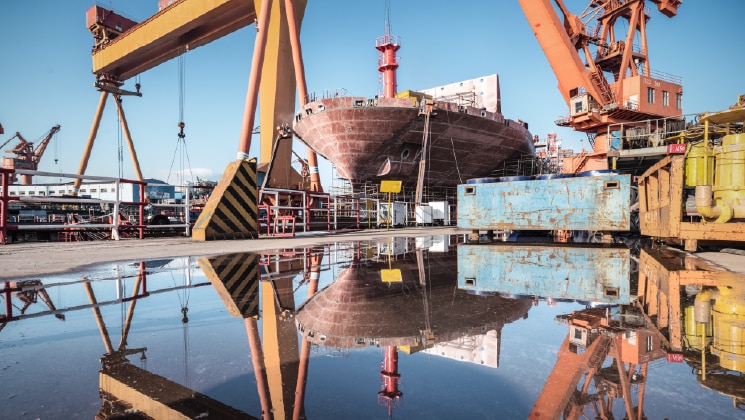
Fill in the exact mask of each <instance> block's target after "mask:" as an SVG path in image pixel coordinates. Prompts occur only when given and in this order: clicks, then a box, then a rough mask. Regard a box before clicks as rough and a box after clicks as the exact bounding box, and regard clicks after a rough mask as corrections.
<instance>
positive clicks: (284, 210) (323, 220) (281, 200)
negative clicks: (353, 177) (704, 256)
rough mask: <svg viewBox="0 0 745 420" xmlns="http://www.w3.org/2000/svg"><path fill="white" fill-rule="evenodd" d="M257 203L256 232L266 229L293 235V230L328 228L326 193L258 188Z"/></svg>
mask: <svg viewBox="0 0 745 420" xmlns="http://www.w3.org/2000/svg"><path fill="white" fill-rule="evenodd" d="M259 203H261V204H259V206H258V208H259V218H258V219H259V227H260V228H259V232H260V233H263V232H264V230H265V229H266V234H267V235H277V234H280V235H285V236H294V234H295V232H296V230H299V231H300V232H308V231H311V230H331V205H330V203H331V198H330V195H329V194H327V193H315V192H310V191H300V190H289V189H281V188H262V189H259ZM290 226H291V229H292V230H291V232H288V231H287V229H288V228H289V227H290Z"/></svg>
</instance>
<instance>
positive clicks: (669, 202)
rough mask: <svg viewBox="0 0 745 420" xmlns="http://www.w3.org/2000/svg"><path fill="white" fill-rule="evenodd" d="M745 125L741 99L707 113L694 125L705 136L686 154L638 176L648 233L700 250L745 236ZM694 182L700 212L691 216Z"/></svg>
mask: <svg viewBox="0 0 745 420" xmlns="http://www.w3.org/2000/svg"><path fill="white" fill-rule="evenodd" d="M744 126H745V106H743V105H742V104H741V103H740V102H738V104H736V105H734V106H732V107H731V108H730V109H728V110H725V111H721V112H715V113H711V114H709V113H706V114H703V115H702V116H701V117H700V126H699V127H696V130H691V132H692V133H694V132H697V133H698V134H697V135H698V136H701V133H702V132H703V135H702V137H700V139H701V140H700V142H698V143H696V144H693V145H692V147H690V149H689V150H688V154H687V155H686V156H682V155H668V156H667V157H665V158H664V159H662V160H661V161H659V162H658V163H657V164H655V165H653V166H652V167H650V168H649V169H648V170H647V171H646V172H645V173H644V174H643V175H642V176H641V177H639V221H640V229H641V233H642V234H643V235H647V236H652V237H656V238H662V239H666V240H668V241H672V242H673V243H678V244H679V245H680V244H683V245H684V246H685V249H686V250H687V251H695V250H696V249H697V245H698V241H701V240H707V241H745V134H743V133H742V130H743V127H744ZM701 129H702V131H701ZM692 187H695V208H696V213H697V214H693V215H692V216H686V208H685V202H686V195H687V194H688V195H690V193H692V192H694V191H692V190H691V188H692ZM698 220H700V221H698ZM709 222H715V223H709ZM727 222H729V223H727Z"/></svg>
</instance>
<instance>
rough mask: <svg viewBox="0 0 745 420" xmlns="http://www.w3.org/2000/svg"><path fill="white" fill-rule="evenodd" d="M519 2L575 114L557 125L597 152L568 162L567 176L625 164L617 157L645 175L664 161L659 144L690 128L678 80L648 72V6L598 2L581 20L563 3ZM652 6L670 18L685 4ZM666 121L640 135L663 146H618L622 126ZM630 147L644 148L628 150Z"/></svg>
mask: <svg viewBox="0 0 745 420" xmlns="http://www.w3.org/2000/svg"><path fill="white" fill-rule="evenodd" d="M518 1H519V2H520V6H521V7H522V9H523V12H524V14H525V16H526V18H527V19H528V22H529V23H530V26H531V29H532V30H533V33H534V34H535V36H536V38H537V39H538V43H539V44H540V45H541V48H542V49H543V52H544V54H545V55H546V58H547V59H548V61H549V64H550V65H551V68H552V69H553V71H554V74H555V75H556V78H557V80H558V82H559V91H560V92H561V94H562V96H563V97H564V101H565V102H566V103H567V105H568V106H569V115H568V116H566V117H563V118H560V119H559V120H557V121H556V123H557V125H559V126H564V127H571V128H573V129H574V130H576V131H581V132H584V133H587V137H588V140H589V142H590V144H591V145H592V148H593V151H592V153H587V154H585V153H583V154H582V155H581V156H578V157H576V158H574V159H566V160H565V162H567V163H565V165H564V172H572V173H575V172H579V171H580V170H591V169H608V166H611V167H615V165H616V164H620V162H619V159H620V160H623V161H624V162H623V163H630V165H628V167H627V168H624V169H626V170H628V171H630V172H636V171H640V170H641V172H643V171H644V169H643V167H644V166H650V165H651V164H653V163H654V162H655V161H656V160H659V159H661V158H662V157H664V155H665V153H666V152H665V149H664V147H663V148H662V149H660V148H659V146H661V144H659V143H660V142H662V141H663V140H662V139H664V138H665V137H666V133H667V132H670V131H672V130H673V129H680V128H682V127H684V126H685V121H684V120H683V119H682V97H683V87H682V80H681V79H680V78H679V77H675V76H671V75H669V74H667V73H663V72H659V71H656V70H653V69H651V67H650V63H649V54H648V50H647V21H648V20H649V19H650V14H649V11H648V10H647V9H646V8H645V1H644V0H599V1H598V0H592V1H590V2H589V4H588V5H587V6H586V7H585V9H584V10H583V11H582V12H581V13H580V14H579V15H576V14H573V13H571V12H570V11H569V10H568V9H567V7H566V6H565V4H564V1H562V0H553V1H552V0H518ZM651 1H652V3H654V4H655V5H656V6H657V9H658V10H659V11H660V12H661V13H662V14H663V15H665V16H667V17H673V16H675V15H676V14H677V10H678V6H680V4H681V3H682V1H681V0H651ZM554 4H555V5H556V7H554ZM557 8H558V12H557ZM559 14H561V17H562V18H563V22H562V20H561V19H560V16H559ZM624 31H625V34H624ZM660 118H663V119H665V124H663V125H662V126H661V127H655V126H652V127H648V128H647V129H646V132H645V133H640V134H645V135H651V134H655V133H656V134H658V136H648V138H652V139H658V140H656V141H657V142H658V143H657V144H643V145H633V146H627V145H623V144H616V143H618V142H613V141H612V140H613V139H612V137H613V138H615V134H614V132H613V131H612V130H623V129H624V127H623V126H622V125H621V124H625V123H639V122H642V121H646V120H651V119H660ZM616 125H617V126H616ZM681 125H682V127H681ZM616 127H619V128H616ZM630 147H634V148H636V149H642V150H634V151H632V152H629V151H628V149H629V148H630ZM627 152H628V153H627ZM655 157H657V159H656V160H655ZM609 162H610V164H609ZM567 166H569V167H567ZM618 169H621V168H618ZM641 172H640V173H641Z"/></svg>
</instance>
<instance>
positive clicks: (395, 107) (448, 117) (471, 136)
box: [294, 96, 535, 187]
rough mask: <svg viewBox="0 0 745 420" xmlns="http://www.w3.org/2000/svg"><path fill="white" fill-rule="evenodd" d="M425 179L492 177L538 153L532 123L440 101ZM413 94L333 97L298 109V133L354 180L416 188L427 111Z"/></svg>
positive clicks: (433, 182)
mask: <svg viewBox="0 0 745 420" xmlns="http://www.w3.org/2000/svg"><path fill="white" fill-rule="evenodd" d="M432 105H433V107H432V108H431V113H430V117H429V126H428V128H429V133H430V136H429V138H428V147H427V153H426V157H427V159H426V163H427V165H426V169H425V174H424V180H425V182H426V185H429V186H433V187H434V186H445V187H448V186H456V185H458V184H462V183H465V182H466V180H467V179H470V178H481V177H486V176H489V175H490V174H492V172H493V171H494V170H495V169H497V168H500V167H501V165H502V164H503V163H504V162H505V161H506V160H509V159H512V158H518V157H521V156H525V155H533V154H534V152H535V149H534V146H533V139H532V135H531V134H530V132H529V130H528V127H527V124H526V123H523V122H520V121H514V120H509V119H505V118H504V116H503V115H502V114H501V113H500V112H498V111H497V110H494V111H490V110H487V109H486V108H483V107H476V106H465V105H459V104H458V103H456V102H449V101H439V100H437V99H435V100H434V101H433V104H432ZM423 109H424V108H423V107H422V106H421V103H418V101H413V100H412V98H372V99H368V98H364V97H353V96H343V97H333V98H327V99H321V100H317V101H313V102H310V103H308V104H306V105H305V106H303V107H302V109H301V110H300V111H299V112H298V114H296V116H295V122H294V131H295V135H296V136H297V137H298V138H299V139H300V140H301V141H303V142H304V143H305V144H306V145H307V146H309V147H310V148H312V149H313V150H315V151H316V153H317V154H319V155H321V156H322V157H324V158H325V159H326V160H328V161H329V162H331V163H332V164H333V165H334V166H335V168H336V171H337V172H338V174H339V176H340V177H341V178H344V179H347V180H349V181H350V182H351V183H352V185H356V184H361V183H365V182H379V181H380V180H384V179H395V180H401V181H402V182H403V184H404V185H409V186H413V185H416V183H417V179H418V175H419V162H420V159H421V156H422V145H423V144H424V130H425V121H426V120H427V119H426V118H425V114H424V112H423Z"/></svg>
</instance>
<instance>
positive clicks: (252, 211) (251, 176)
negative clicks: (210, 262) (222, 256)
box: [192, 159, 259, 241]
mask: <svg viewBox="0 0 745 420" xmlns="http://www.w3.org/2000/svg"><path fill="white" fill-rule="evenodd" d="M256 178H257V174H256V159H251V160H236V161H234V162H231V163H229V164H228V167H227V168H226V169H225V172H224V173H223V175H222V178H220V181H219V182H218V183H217V186H216V187H215V190H214V191H213V193H212V196H211V197H210V200H209V201H208V202H207V204H206V205H205V207H204V210H203V211H202V213H201V214H200V215H199V219H198V220H197V223H196V224H195V225H194V229H193V231H192V238H193V239H194V240H197V241H208V240H215V239H249V238H257V237H258V236H259V224H258V207H257V197H258V188H257V186H256ZM212 197H219V198H220V199H219V200H213V199H212Z"/></svg>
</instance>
